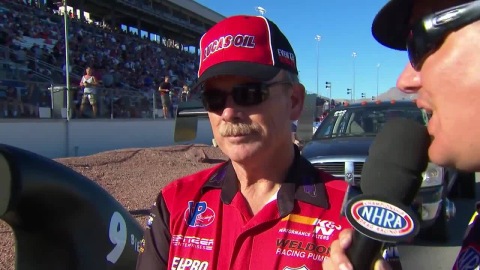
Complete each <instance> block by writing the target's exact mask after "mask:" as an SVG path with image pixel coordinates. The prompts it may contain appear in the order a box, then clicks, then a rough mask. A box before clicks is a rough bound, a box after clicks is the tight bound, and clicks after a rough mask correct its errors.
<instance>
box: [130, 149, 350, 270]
mask: <svg viewBox="0 0 480 270" xmlns="http://www.w3.org/2000/svg"><path fill="white" fill-rule="evenodd" d="M273 169H275V168H272V170H273ZM347 185H348V184H347V183H346V182H345V181H343V180H334V179H333V178H332V176H331V175H329V174H327V173H324V172H322V171H319V170H317V169H315V168H314V167H313V165H311V164H310V162H308V161H307V160H306V159H305V158H303V157H301V156H300V154H299V152H298V151H296V155H295V160H294V162H293V164H292V165H291V167H290V169H289V171H288V174H287V175H286V178H285V181H284V182H283V183H282V186H281V188H280V189H279V191H278V193H277V196H276V197H273V198H272V199H271V201H270V202H269V203H267V204H266V205H265V206H264V207H263V208H262V209H261V210H260V211H259V212H258V213H257V214H255V215H252V214H251V212H250V210H249V207H248V205H247V202H246V200H245V198H244V197H243V195H242V194H241V193H240V192H239V190H238V180H237V177H236V174H235V171H234V170H233V166H232V164H231V162H229V161H227V162H225V163H222V164H220V165H217V166H215V167H213V168H210V169H207V170H203V171H201V172H198V173H196V174H193V175H190V176H186V177H184V178H181V179H178V180H176V181H174V182H172V183H170V184H169V185H167V186H166V187H165V188H163V189H162V190H161V192H160V194H159V195H158V198H157V200H156V202H155V204H154V205H153V207H152V210H151V215H150V218H149V220H148V221H147V228H146V229H145V235H144V239H143V240H142V246H141V247H140V249H139V252H140V253H139V257H138V261H137V269H142V270H150V269H152V270H153V269H155V270H162V269H171V270H176V269H177V270H206V269H219V270H228V269H232V270H235V269H261V270H269V269H272V270H273V269H275V270H277V269H282V270H293V269H298V270H300V269H301V270H309V269H310V270H311V269H322V261H323V260H324V259H325V257H327V256H329V251H330V244H331V242H332V241H333V240H335V239H337V238H338V234H339V232H340V230H342V229H344V228H349V227H350V225H349V223H348V221H347V219H346V218H345V217H343V216H341V210H342V205H343V200H344V197H345V193H346V191H347Z"/></svg>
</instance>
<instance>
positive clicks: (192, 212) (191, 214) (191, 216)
mask: <svg viewBox="0 0 480 270" xmlns="http://www.w3.org/2000/svg"><path fill="white" fill-rule="evenodd" d="M183 216H184V219H185V222H187V224H188V226H189V227H206V226H208V225H210V224H212V222H213V221H214V220H215V212H213V210H212V209H211V208H209V207H208V206H207V202H204V201H201V202H194V201H189V202H188V207H187V209H185V213H184V214H183Z"/></svg>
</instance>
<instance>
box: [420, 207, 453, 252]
mask: <svg viewBox="0 0 480 270" xmlns="http://www.w3.org/2000/svg"><path fill="white" fill-rule="evenodd" d="M447 222H448V221H447V217H446V213H445V206H444V205H443V204H442V209H441V212H440V214H439V215H438V217H437V219H436V220H435V223H433V225H432V226H430V227H428V228H424V229H422V230H421V231H420V233H419V234H418V236H417V237H418V238H419V239H422V240H427V241H431V242H438V243H445V242H447V241H448V226H447Z"/></svg>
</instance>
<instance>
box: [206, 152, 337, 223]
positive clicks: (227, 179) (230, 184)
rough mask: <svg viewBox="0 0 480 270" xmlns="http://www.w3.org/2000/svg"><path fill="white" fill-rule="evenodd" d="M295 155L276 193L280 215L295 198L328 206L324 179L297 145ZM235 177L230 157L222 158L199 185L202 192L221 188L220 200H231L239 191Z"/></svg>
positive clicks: (224, 201)
mask: <svg viewBox="0 0 480 270" xmlns="http://www.w3.org/2000/svg"><path fill="white" fill-rule="evenodd" d="M294 147H295V158H294V160H293V162H292V164H291V165H290V168H289V170H288V173H287V176H286V177H285V180H284V181H283V183H282V186H281V187H280V190H279V191H278V193H277V204H278V209H279V214H280V217H285V216H287V215H288V214H290V213H291V212H292V211H293V208H294V206H295V200H300V201H303V202H306V203H310V204H313V205H316V206H319V207H322V208H329V207H330V206H329V200H328V196H327V192H326V189H325V183H324V179H323V178H322V176H321V174H320V173H319V171H318V170H317V169H315V167H313V165H312V164H311V163H310V162H309V161H308V160H306V159H305V158H304V157H302V156H301V155H300V150H299V149H298V147H297V146H296V145H294ZM237 183H238V178H237V175H236V173H235V170H234V169H233V165H232V163H231V161H230V160H229V161H227V162H225V163H224V164H223V165H222V166H220V167H219V168H218V169H217V170H216V172H214V173H213V174H212V175H211V176H210V178H209V180H208V181H207V182H205V184H204V185H203V187H202V193H203V192H205V191H206V190H208V189H211V188H215V189H222V193H221V200H222V202H223V203H225V204H230V203H231V202H232V200H233V197H235V194H236V193H237V192H238V184H237Z"/></svg>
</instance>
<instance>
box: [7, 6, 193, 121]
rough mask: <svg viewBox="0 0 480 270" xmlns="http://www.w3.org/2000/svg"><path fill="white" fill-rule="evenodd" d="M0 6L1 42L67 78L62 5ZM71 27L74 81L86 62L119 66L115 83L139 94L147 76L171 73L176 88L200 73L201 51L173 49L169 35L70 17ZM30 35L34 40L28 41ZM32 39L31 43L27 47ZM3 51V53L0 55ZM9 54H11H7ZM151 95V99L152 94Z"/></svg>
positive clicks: (59, 79) (57, 77)
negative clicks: (155, 37) (143, 34)
mask: <svg viewBox="0 0 480 270" xmlns="http://www.w3.org/2000/svg"><path fill="white" fill-rule="evenodd" d="M0 7H5V13H3V15H2V14H0V16H3V17H4V20H3V19H0V32H2V38H1V40H0V41H1V42H2V43H3V44H5V45H6V46H7V47H8V48H10V49H11V50H13V51H18V50H22V49H23V48H26V49H27V53H30V54H27V58H29V59H27V64H26V65H28V69H30V70H33V71H35V72H36V74H38V73H41V74H43V75H45V76H47V77H52V80H53V81H54V82H55V83H64V82H65V81H64V77H65V74H64V73H65V72H64V71H65V67H63V74H62V65H63V63H64V54H65V42H64V40H63V34H62V31H63V18H62V17H61V16H60V15H61V14H60V13H59V12H58V8H56V6H53V7H54V10H52V9H51V7H52V6H48V7H47V6H43V7H42V6H36V5H26V4H24V3H23V1H21V0H0ZM47 8H48V9H47ZM69 26H70V36H69V39H68V40H69V41H70V53H71V58H70V60H71V61H70V75H71V79H70V80H71V82H73V81H77V82H78V80H79V79H80V78H81V74H82V72H83V68H81V67H85V66H89V65H92V66H93V67H94V68H95V69H96V70H110V69H114V70H115V72H114V73H113V77H114V79H113V81H114V87H121V88H124V89H132V90H136V91H138V92H140V93H139V94H142V93H144V92H146V91H148V90H149V89H148V85H149V84H150V79H149V78H148V77H150V78H158V77H160V76H162V75H163V74H168V75H169V76H170V77H171V79H170V80H171V83H172V86H174V87H182V83H183V82H187V83H188V84H191V83H193V81H194V80H195V78H196V70H197V69H198V59H197V58H198V56H196V55H194V54H191V53H188V52H185V51H181V50H180V49H179V48H174V46H176V45H175V44H173V43H172V42H168V39H166V38H162V39H161V41H160V42H158V41H150V40H148V39H142V38H140V37H139V36H138V35H126V34H123V32H122V31H121V30H120V29H114V28H111V27H110V26H108V25H96V24H90V23H87V22H85V21H81V20H79V18H73V19H71V20H70V25H69ZM26 38H28V40H31V41H32V42H33V43H23V42H24V39H26ZM39 40H40V41H39ZM42 40H43V41H42ZM37 41H38V42H37ZM29 42H30V41H29ZM34 43H37V44H38V45H39V46H38V48H37V46H32V47H30V46H31V45H33V44H34ZM27 44H28V47H24V46H26V45H27ZM32 48H33V49H32ZM32 50H33V52H32ZM1 54H2V53H1V52H0V58H2V57H1ZM29 56H31V57H32V58H30V57H29ZM5 57H9V56H5V55H4V58H5ZM32 59H35V60H36V61H32ZM39 61H41V62H46V63H49V64H52V65H55V66H57V70H56V71H54V70H52V71H51V70H49V69H48V68H46V66H45V64H39ZM142 74H147V75H148V77H147V76H145V77H144V80H139V78H140V77H141V76H142ZM97 78H102V77H97ZM157 85H158V84H157ZM97 90H98V89H97ZM153 90H155V89H153ZM149 99H150V102H151V95H150V96H149ZM150 104H151V103H150ZM167 115H168V114H167Z"/></svg>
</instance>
